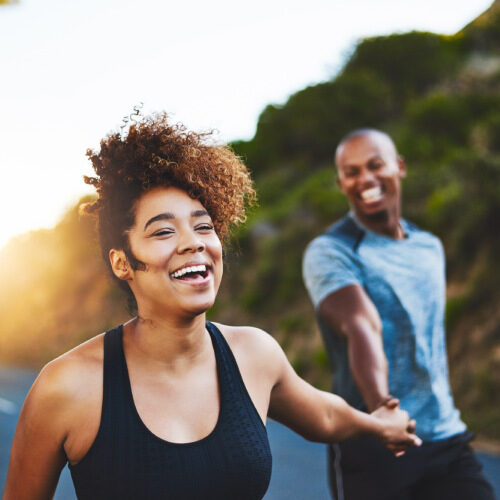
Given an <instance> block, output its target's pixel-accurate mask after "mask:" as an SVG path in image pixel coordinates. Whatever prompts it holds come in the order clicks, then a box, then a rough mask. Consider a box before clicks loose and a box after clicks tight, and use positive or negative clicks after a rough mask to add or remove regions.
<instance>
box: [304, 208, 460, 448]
mask: <svg viewBox="0 0 500 500" xmlns="http://www.w3.org/2000/svg"><path fill="white" fill-rule="evenodd" d="M401 225H402V227H403V229H404V232H405V238H404V239H402V240H396V239H393V238H389V237H386V236H383V235H380V234H378V233H374V232H373V231H370V230H369V229H367V228H366V227H364V226H362V224H361V223H360V222H359V221H358V220H357V219H356V218H355V217H354V215H353V214H352V213H350V214H348V215H347V216H346V217H344V218H343V219H341V220H340V221H339V222H338V223H336V224H334V225H333V226H332V227H331V228H330V229H329V230H328V231H327V232H326V233H325V234H323V235H321V236H319V237H317V238H315V239H314V240H313V241H312V242H311V243H310V244H309V246H308V247H307V249H306V252H305V256H304V263H303V275H304V281H305V284H306V287H307V289H308V291H309V295H310V297H311V300H312V302H313V304H314V307H315V308H316V309H317V308H318V306H319V304H320V303H321V301H322V300H323V299H324V298H326V297H327V296H328V295H330V294H331V293H333V292H335V291H336V290H339V289H341V288H343V287H345V286H348V285H360V286H362V287H363V288H364V290H365V291H366V293H367V294H368V296H369V297H370V299H371V300H372V302H373V304H374V305H375V307H376V308H377V310H378V313H379V315H380V318H381V320H382V335H383V343H384V350H385V354H386V357H387V361H388V365H389V391H390V393H391V394H392V395H394V396H395V397H397V398H399V400H400V406H401V408H403V409H405V410H406V411H407V412H408V413H409V414H410V416H411V417H412V418H414V419H415V420H416V421H417V434H418V435H419V436H420V437H421V438H422V439H423V440H427V441H435V440H439V439H445V438H447V437H450V436H452V435H454V434H458V433H460V432H463V431H464V430H465V424H464V423H463V422H462V421H461V420H460V413H459V411H458V410H457V409H456V408H455V406H454V404H453V398H452V395H451V391H450V386H449V380H448V364H447V358H446V345H445V333H444V307H445V264H444V252H443V248H442V245H441V242H440V241H439V239H438V238H436V237H435V236H433V235H432V234H430V233H428V232H426V231H422V230H420V229H418V228H417V227H416V226H414V225H413V224H410V223H408V222H407V221H405V220H401ZM318 322H319V326H320V330H321V333H322V335H323V339H324V341H325V345H326V348H327V351H328V353H329V356H330V358H331V361H332V365H333V368H334V392H336V393H338V394H339V395H340V396H342V397H343V398H344V399H345V400H346V401H347V402H349V403H350V404H351V405H353V406H354V407H357V408H360V409H365V405H364V402H363V399H362V398H361V395H360V393H359V391H358V390H357V387H356V385H355V383H354V380H353V378H352V375H351V373H350V370H349V364H348V355H347V342H346V340H345V339H344V338H342V337H341V336H340V335H337V334H335V333H334V332H333V331H332V330H331V329H330V328H329V327H328V325H327V324H326V323H325V322H324V321H322V319H321V318H320V317H318Z"/></svg>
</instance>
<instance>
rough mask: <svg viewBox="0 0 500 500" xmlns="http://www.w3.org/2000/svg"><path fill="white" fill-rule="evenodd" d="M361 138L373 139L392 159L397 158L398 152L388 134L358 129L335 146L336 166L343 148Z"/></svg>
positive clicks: (374, 129)
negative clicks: (391, 155) (392, 156)
mask: <svg viewBox="0 0 500 500" xmlns="http://www.w3.org/2000/svg"><path fill="white" fill-rule="evenodd" d="M362 137H370V138H373V139H374V140H376V141H377V142H378V143H379V144H380V146H381V147H383V148H384V149H385V150H386V151H387V152H388V153H389V154H393V155H394V158H397V157H398V152H397V149H396V146H395V144H394V141H393V140H392V139H391V137H390V136H389V135H388V134H386V133H385V132H382V130H378V129H376V128H358V129H356V130H353V131H351V132H349V133H348V134H347V135H345V136H344V137H342V139H341V140H340V142H339V145H338V146H337V149H336V150H335V163H336V164H337V166H338V157H339V155H340V153H341V152H342V149H343V147H344V146H345V145H346V144H347V143H348V142H351V141H353V140H355V139H360V138H362Z"/></svg>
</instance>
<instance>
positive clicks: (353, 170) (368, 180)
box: [335, 133, 406, 221]
mask: <svg viewBox="0 0 500 500" xmlns="http://www.w3.org/2000/svg"><path fill="white" fill-rule="evenodd" d="M335 161H336V164H337V169H338V184H339V186H340V188H341V190H342V192H343V193H344V194H345V195H346V196H347V198H348V199H349V203H350V205H351V208H352V209H353V210H354V212H355V213H356V215H357V216H358V218H360V219H361V220H362V221H375V220H378V221H380V220H387V219H388V218H389V216H391V215H395V216H397V217H399V213H400V203H401V202H400V193H401V178H403V177H404V176H405V175H406V170H405V166H404V162H403V160H402V158H400V157H398V155H397V152H396V149H395V147H394V145H393V143H392V141H391V140H390V139H389V138H388V137H387V136H385V135H384V134H378V133H367V134H365V135H360V136H357V137H353V138H352V139H349V140H348V141H347V142H345V143H344V144H342V145H341V146H340V147H339V148H338V150H337V154H336V158H335Z"/></svg>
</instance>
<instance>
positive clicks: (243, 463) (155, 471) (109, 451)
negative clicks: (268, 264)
mask: <svg viewBox="0 0 500 500" xmlns="http://www.w3.org/2000/svg"><path fill="white" fill-rule="evenodd" d="M207 330H208V332H209V333H210V337H211V340H212V345H213V348H214V351H215V359H216V363H217V376H218V383H219V394H220V409H219V417H218V420H217V423H216V425H215V428H214V429H213V431H212V432H211V433H210V434H209V435H208V436H206V437H204V438H203V439H201V440H199V441H195V442H192V443H171V442H168V441H165V440H163V439H161V438H159V437H158V436H156V435H155V434H153V433H152V432H151V431H150V430H149V429H148V428H147V427H146V426H145V424H144V423H143V422H142V420H141V418H140V416H139V414H138V412H137V409H136V407H135V405H134V401H133V397H132V390H131V387H130V379H129V376H128V370H127V363H126V360H125V355H124V351H123V343H122V335H123V330H122V327H121V326H119V327H117V328H114V329H113V330H110V331H108V332H106V334H105V336H104V383H103V402H102V415H101V423H100V426H99V431H98V433H97V436H96V438H95V440H94V443H93V444H92V446H91V447H90V450H89V451H88V452H87V454H86V455H85V457H84V458H83V459H82V460H81V461H80V462H78V463H77V464H76V465H74V466H71V465H70V466H69V468H70V471H71V475H72V477H73V482H74V485H75V490H76V494H77V497H78V498H79V500H101V499H102V500H111V499H116V500H118V499H120V500H127V499H130V500H132V499H133V500H143V499H144V500H146V499H147V500H152V499H162V500H163V499H165V500H166V499H169V500H212V499H213V500H226V499H227V500H257V499H261V498H262V497H263V496H264V494H265V492H266V490H267V487H268V485H269V479H270V476H271V452H270V448H269V442H268V439H267V433H266V428H265V426H264V424H263V423H262V420H261V418H260V416H259V414H258V413H257V410H256V409H255V407H254V405H253V403H252V400H251V399H250V396H249V394H248V392H247V390H246V387H245V385H244V383H243V379H242V377H241V374H240V371H239V369H238V365H237V364H236V360H235V358H234V356H233V353H232V352H231V349H230V348H229V345H228V344H227V342H226V340H225V339H224V337H223V336H222V334H221V333H220V331H219V330H218V329H217V328H216V327H215V325H213V324H212V323H210V322H207ZM200 418H203V414H201V415H200Z"/></svg>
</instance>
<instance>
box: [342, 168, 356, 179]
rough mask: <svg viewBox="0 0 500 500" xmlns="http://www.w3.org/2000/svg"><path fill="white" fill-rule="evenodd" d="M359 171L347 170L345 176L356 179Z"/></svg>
mask: <svg viewBox="0 0 500 500" xmlns="http://www.w3.org/2000/svg"><path fill="white" fill-rule="evenodd" d="M357 173H358V171H357V170H346V171H345V172H344V175H345V176H346V177H354V176H355V175H357Z"/></svg>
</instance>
